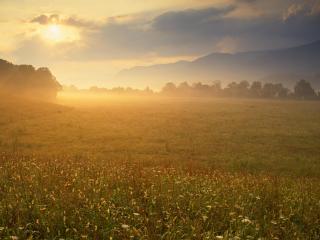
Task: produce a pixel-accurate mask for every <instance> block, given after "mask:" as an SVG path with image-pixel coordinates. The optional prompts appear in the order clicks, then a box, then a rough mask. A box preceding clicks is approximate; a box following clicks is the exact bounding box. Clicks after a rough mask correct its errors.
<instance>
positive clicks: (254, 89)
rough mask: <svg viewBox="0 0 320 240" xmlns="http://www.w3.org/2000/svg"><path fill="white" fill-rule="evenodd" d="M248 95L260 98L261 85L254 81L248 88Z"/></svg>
mask: <svg viewBox="0 0 320 240" xmlns="http://www.w3.org/2000/svg"><path fill="white" fill-rule="evenodd" d="M249 91H250V94H251V96H253V97H261V94H262V83H261V82H258V81H255V82H253V83H252V84H251V86H250V89H249Z"/></svg>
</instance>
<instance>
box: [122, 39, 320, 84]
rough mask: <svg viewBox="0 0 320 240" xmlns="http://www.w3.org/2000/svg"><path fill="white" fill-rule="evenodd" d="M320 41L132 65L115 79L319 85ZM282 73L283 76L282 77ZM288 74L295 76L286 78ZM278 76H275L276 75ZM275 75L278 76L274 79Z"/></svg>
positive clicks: (138, 81) (152, 81)
mask: <svg viewBox="0 0 320 240" xmlns="http://www.w3.org/2000/svg"><path fill="white" fill-rule="evenodd" d="M319 72H320V41H317V42H314V43H311V44H307V45H303V46H298V47H293V48H287V49H278V50H265V51H254V52H243V53H236V54H224V53H213V54H210V55H207V56H204V57H201V58H198V59H196V60H195V61H193V62H178V63H174V64H164V65H154V66H150V67H135V68H132V69H128V70H123V71H122V72H120V73H119V75H118V78H119V82H121V83H125V84H129V85H133V86H139V85H149V86H151V87H161V86H162V85H163V84H164V83H165V82H168V81H172V82H181V81H203V82H206V81H215V80H220V81H222V82H223V83H227V82H231V81H241V80H249V81H253V80H261V79H266V80H267V79H269V78H271V79H272V81H277V82H281V83H283V84H286V85H288V86H289V87H290V86H292V83H293V82H296V80H297V79H296V78H299V77H305V78H307V80H309V81H311V82H312V84H313V85H314V87H316V88H319V87H320V78H319ZM282 76H285V77H284V78H282ZM289 76H295V79H294V80H292V81H290V77H289ZM278 77H279V78H278ZM277 78H278V79H277Z"/></svg>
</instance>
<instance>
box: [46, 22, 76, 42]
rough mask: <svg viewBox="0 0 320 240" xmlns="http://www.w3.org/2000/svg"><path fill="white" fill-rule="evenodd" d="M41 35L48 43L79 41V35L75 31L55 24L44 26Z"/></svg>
mask: <svg viewBox="0 0 320 240" xmlns="http://www.w3.org/2000/svg"><path fill="white" fill-rule="evenodd" d="M41 35H42V37H43V39H45V40H46V41H47V42H49V43H59V42H72V41H75V40H77V39H79V34H78V32H77V31H76V30H75V29H72V28H70V27H65V26H61V25H57V24H50V25H48V26H46V27H45V28H44V29H43V30H42V31H41Z"/></svg>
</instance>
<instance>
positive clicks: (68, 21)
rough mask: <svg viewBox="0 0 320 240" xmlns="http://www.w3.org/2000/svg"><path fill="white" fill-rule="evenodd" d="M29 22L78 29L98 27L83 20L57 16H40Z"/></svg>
mask: <svg viewBox="0 0 320 240" xmlns="http://www.w3.org/2000/svg"><path fill="white" fill-rule="evenodd" d="M30 22H31V23H38V24H41V25H48V24H61V25H67V26H72V27H80V28H96V27H98V26H99V24H98V23H96V22H92V21H87V20H83V19H80V18H77V17H65V16H61V15H59V14H41V15H39V16H36V17H34V18H33V19H31V20H30Z"/></svg>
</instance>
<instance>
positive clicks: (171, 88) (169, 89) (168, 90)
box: [162, 82, 177, 95]
mask: <svg viewBox="0 0 320 240" xmlns="http://www.w3.org/2000/svg"><path fill="white" fill-rule="evenodd" d="M176 92H177V87H176V85H175V84H174V83H172V82H169V83H167V84H166V85H165V86H164V87H163V88H162V93H164V94H166V95H173V94H175V93H176Z"/></svg>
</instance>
